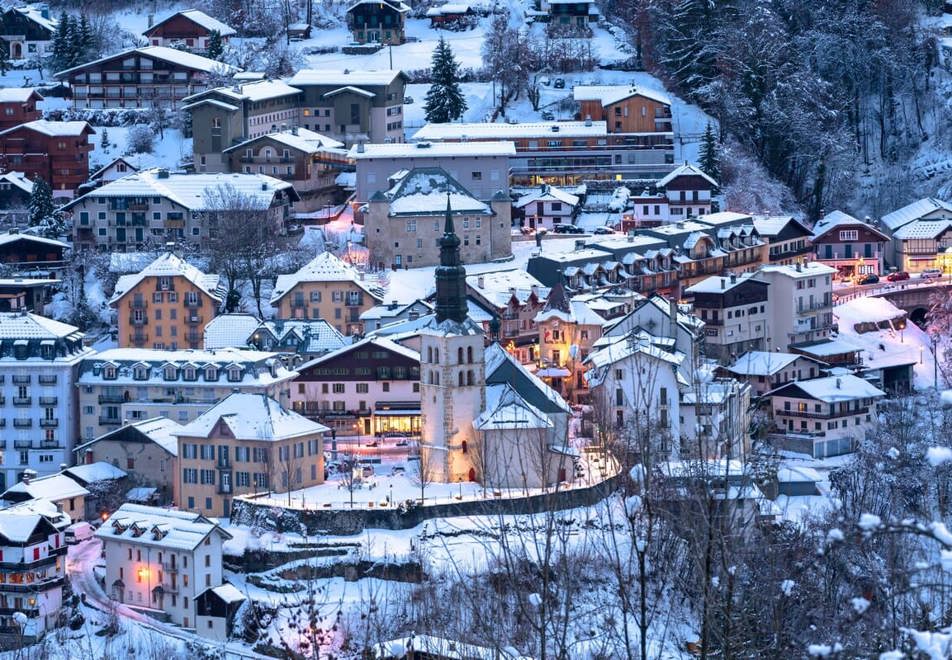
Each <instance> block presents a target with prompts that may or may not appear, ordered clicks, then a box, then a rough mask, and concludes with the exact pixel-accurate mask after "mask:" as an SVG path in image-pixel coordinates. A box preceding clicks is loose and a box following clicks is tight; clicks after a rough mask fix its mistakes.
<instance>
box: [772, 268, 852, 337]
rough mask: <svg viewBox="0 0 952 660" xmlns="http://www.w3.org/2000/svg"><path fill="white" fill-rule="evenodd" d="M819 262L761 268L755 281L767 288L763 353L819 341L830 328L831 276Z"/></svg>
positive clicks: (827, 333) (829, 270) (827, 269)
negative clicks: (765, 331) (761, 282)
mask: <svg viewBox="0 0 952 660" xmlns="http://www.w3.org/2000/svg"><path fill="white" fill-rule="evenodd" d="M835 272H836V271H834V270H833V268H831V267H829V266H826V265H824V264H822V263H816V262H810V263H807V264H799V263H798V264H797V265H796V266H773V265H771V266H764V267H763V268H761V269H760V271H759V272H758V273H757V279H758V280H761V281H763V282H766V283H767V284H769V285H770V301H769V304H768V323H767V327H768V329H769V330H768V333H767V341H766V345H765V346H764V350H768V351H786V350H787V349H788V348H789V347H790V345H792V344H802V343H808V342H814V341H819V340H821V339H826V338H828V337H829V336H830V332H831V330H832V327H833V275H834V273H835Z"/></svg>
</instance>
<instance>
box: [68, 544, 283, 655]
mask: <svg viewBox="0 0 952 660" xmlns="http://www.w3.org/2000/svg"><path fill="white" fill-rule="evenodd" d="M101 552H102V543H101V542H100V541H98V540H97V539H90V540H88V541H84V542H83V543H79V544H77V545H74V546H72V547H70V549H69V554H68V555H67V558H66V573H67V575H68V576H69V579H70V582H71V584H72V586H73V591H74V592H75V593H76V594H78V595H80V596H82V595H85V596H86V603H87V605H89V606H91V607H95V608H97V609H99V610H102V611H103V612H109V611H110V610H111V609H112V608H113V607H114V608H115V612H116V614H117V615H118V616H120V617H122V618H123V619H127V620H129V621H134V622H135V623H136V625H138V626H141V627H144V628H148V629H150V630H154V631H155V632H158V633H160V634H162V635H164V636H166V637H174V638H175V639H179V640H182V641H185V642H197V643H199V644H206V645H208V646H210V647H211V646H214V648H215V649H216V650H220V651H221V652H222V658H224V660H232V659H236V660H237V659H240V658H255V659H258V658H265V657H266V656H263V655H260V654H258V653H254V652H253V651H249V650H247V649H245V648H243V647H242V646H240V645H239V644H235V643H231V642H230V643H227V644H218V643H214V642H211V641H209V640H207V639H205V638H203V637H200V636H199V635H195V634H193V633H190V632H187V631H185V630H183V629H181V628H178V627H176V626H173V625H170V624H167V623H162V622H161V621H157V620H155V619H153V618H151V617H149V616H146V615H145V614H142V613H140V612H137V611H135V610H133V609H131V608H130V607H128V606H126V605H123V604H121V603H117V602H116V601H113V600H111V599H110V598H109V597H108V596H107V595H106V593H105V591H103V588H102V585H100V584H99V580H98V579H96V571H95V567H96V563H97V562H98V561H99V558H100V554H101Z"/></svg>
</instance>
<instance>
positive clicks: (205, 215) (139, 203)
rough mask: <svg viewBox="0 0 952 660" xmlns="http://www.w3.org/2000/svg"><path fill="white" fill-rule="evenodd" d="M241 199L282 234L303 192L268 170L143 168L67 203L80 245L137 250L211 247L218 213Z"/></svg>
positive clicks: (127, 250) (215, 235) (240, 201)
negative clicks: (207, 171) (189, 171)
mask: <svg viewBox="0 0 952 660" xmlns="http://www.w3.org/2000/svg"><path fill="white" fill-rule="evenodd" d="M232 199H234V200H235V202H234V203H235V204H238V205H245V203H246V202H247V204H250V205H254V206H256V207H257V208H258V209H259V211H258V212H260V213H261V214H263V215H264V216H265V218H264V222H267V223H270V224H271V225H273V227H274V231H275V232H276V233H281V232H283V231H284V228H285V226H286V223H287V221H288V218H289V217H290V216H291V204H292V203H293V202H295V201H296V200H297V193H296V192H295V191H294V188H293V187H292V186H291V184H290V183H288V182H286V181H281V180H279V179H275V178H272V177H269V176H265V175H263V174H184V173H180V172H169V171H168V170H165V169H152V170H146V171H143V172H137V173H135V174H132V175H130V176H127V177H124V178H122V179H119V180H117V181H112V182H111V183H107V184H106V185H104V186H102V187H100V188H96V189H95V190H93V191H91V192H88V193H86V194H85V195H83V196H82V197H78V198H76V199H74V200H73V201H72V202H70V203H69V204H67V205H65V206H64V207H63V208H64V210H65V211H68V212H69V213H71V214H72V216H73V244H74V246H76V247H77V248H80V249H96V250H100V251H103V252H133V251H137V250H144V249H146V248H150V247H164V246H165V245H166V244H167V243H168V242H170V241H171V242H175V243H184V244H188V245H193V246H196V247H201V248H205V247H208V245H209V244H210V242H211V241H213V240H215V238H217V236H218V224H217V217H216V214H217V213H225V212H227V211H228V210H229V209H228V208H227V207H228V206H229V205H230V204H231V203H232V202H231V201H230V200H232Z"/></svg>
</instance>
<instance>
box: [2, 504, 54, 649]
mask: <svg viewBox="0 0 952 660" xmlns="http://www.w3.org/2000/svg"><path fill="white" fill-rule="evenodd" d="M68 525H69V518H68V517H67V516H65V515H64V514H62V513H60V512H59V511H57V510H56V507H55V506H54V505H53V504H51V503H49V502H28V503H25V504H21V505H17V506H12V507H8V508H6V509H4V510H3V511H0V558H2V561H0V576H2V578H0V640H2V641H3V643H4V646H5V647H7V646H14V645H19V644H23V643H32V642H34V641H36V640H38V639H40V638H41V637H43V636H44V635H45V634H46V633H47V632H48V631H49V630H51V629H53V628H56V627H57V626H58V625H59V614H60V609H61V608H62V606H63V587H64V586H65V585H66V550H67V546H66V538H65V531H66V527H67V526H68ZM20 612H22V613H23V614H25V615H26V617H27V618H26V625H25V626H23V628H22V629H21V627H20V624H18V623H17V621H16V618H15V617H14V615H15V614H16V613H20Z"/></svg>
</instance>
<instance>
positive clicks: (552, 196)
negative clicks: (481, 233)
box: [512, 184, 580, 231]
mask: <svg viewBox="0 0 952 660" xmlns="http://www.w3.org/2000/svg"><path fill="white" fill-rule="evenodd" d="M579 201H580V200H579V197H578V195H573V194H571V193H569V192H567V191H565V190H562V189H561V188H556V187H555V186H550V185H548V184H542V186H540V187H539V188H537V189H535V190H532V191H530V192H528V193H526V194H525V195H523V196H521V197H520V198H519V199H518V200H516V201H515V202H514V203H513V205H512V208H513V211H514V213H517V214H518V217H517V218H513V225H515V223H516V220H518V221H519V222H520V224H521V225H522V226H524V227H530V228H532V229H535V228H537V227H545V228H546V229H548V230H550V231H551V230H553V229H554V228H555V225H557V224H563V225H571V224H573V221H574V219H575V216H576V214H577V213H578V210H579V208H580V206H579Z"/></svg>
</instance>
